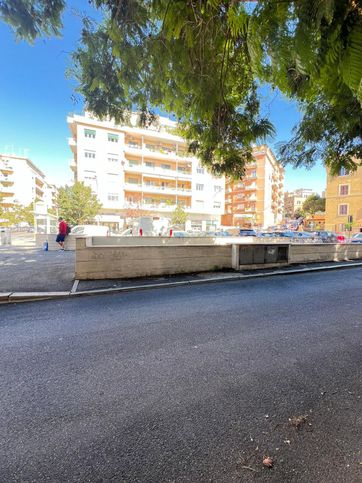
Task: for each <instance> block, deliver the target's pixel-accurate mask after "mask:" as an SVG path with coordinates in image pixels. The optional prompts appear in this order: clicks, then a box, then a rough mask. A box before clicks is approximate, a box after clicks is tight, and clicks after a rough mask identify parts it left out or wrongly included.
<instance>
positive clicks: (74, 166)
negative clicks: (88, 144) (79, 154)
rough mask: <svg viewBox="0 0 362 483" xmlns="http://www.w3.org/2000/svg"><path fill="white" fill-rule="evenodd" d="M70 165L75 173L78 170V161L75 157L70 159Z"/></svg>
mask: <svg viewBox="0 0 362 483" xmlns="http://www.w3.org/2000/svg"><path fill="white" fill-rule="evenodd" d="M69 167H70V169H71V170H72V171H73V172H74V173H75V172H76V171H77V162H76V161H75V159H71V160H70V161H69Z"/></svg>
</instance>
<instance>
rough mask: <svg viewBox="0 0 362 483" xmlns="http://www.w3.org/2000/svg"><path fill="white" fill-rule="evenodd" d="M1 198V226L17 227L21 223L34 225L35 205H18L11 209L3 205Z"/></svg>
mask: <svg viewBox="0 0 362 483" xmlns="http://www.w3.org/2000/svg"><path fill="white" fill-rule="evenodd" d="M1 201H2V199H1V198H0V225H2V226H15V225H19V223H28V224H29V225H32V226H33V225H34V204H33V203H30V204H29V205H28V206H24V205H20V204H18V203H15V204H13V205H12V206H9V207H4V206H2V205H1Z"/></svg>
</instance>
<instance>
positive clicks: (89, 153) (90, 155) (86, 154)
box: [84, 151, 96, 159]
mask: <svg viewBox="0 0 362 483" xmlns="http://www.w3.org/2000/svg"><path fill="white" fill-rule="evenodd" d="M84 157H85V158H91V159H95V158H96V153H95V152H94V151H84Z"/></svg>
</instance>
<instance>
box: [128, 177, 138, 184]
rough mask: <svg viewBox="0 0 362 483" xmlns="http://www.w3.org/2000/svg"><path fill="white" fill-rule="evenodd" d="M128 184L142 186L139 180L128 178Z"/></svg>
mask: <svg viewBox="0 0 362 483" xmlns="http://www.w3.org/2000/svg"><path fill="white" fill-rule="evenodd" d="M127 183H131V184H140V183H139V180H138V179H137V178H128V180H127Z"/></svg>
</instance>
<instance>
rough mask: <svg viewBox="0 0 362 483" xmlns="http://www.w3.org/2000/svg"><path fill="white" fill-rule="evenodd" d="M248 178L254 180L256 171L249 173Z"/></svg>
mask: <svg viewBox="0 0 362 483" xmlns="http://www.w3.org/2000/svg"><path fill="white" fill-rule="evenodd" d="M250 178H256V171H255V170H254V171H252V172H251V173H250Z"/></svg>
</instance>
